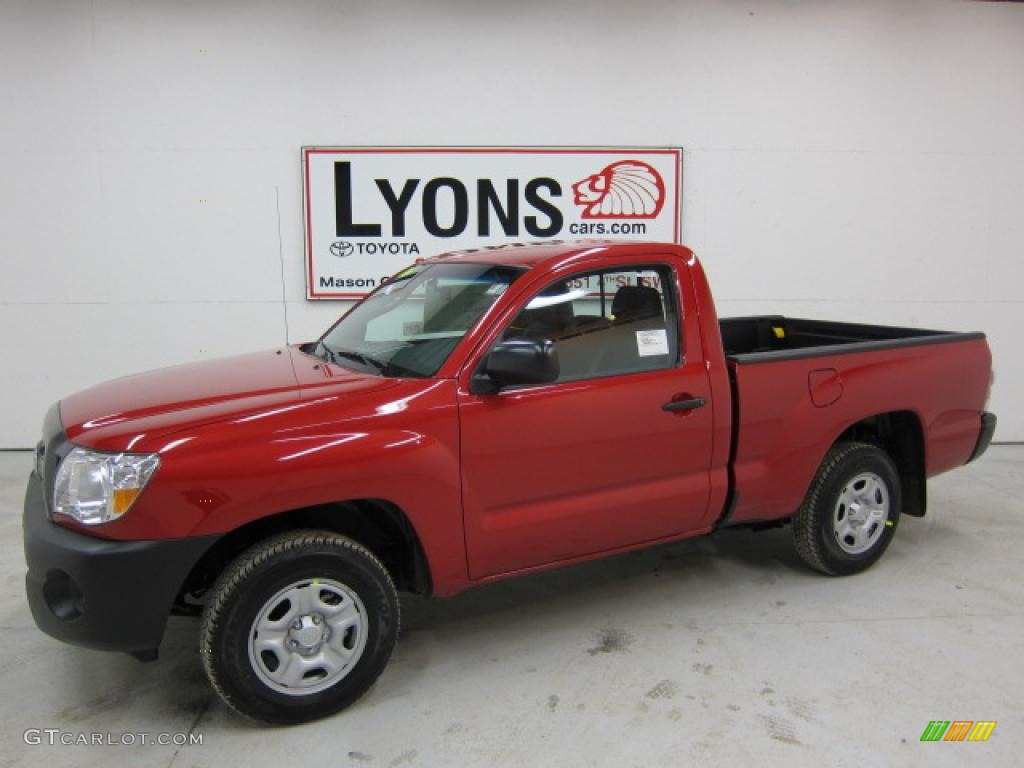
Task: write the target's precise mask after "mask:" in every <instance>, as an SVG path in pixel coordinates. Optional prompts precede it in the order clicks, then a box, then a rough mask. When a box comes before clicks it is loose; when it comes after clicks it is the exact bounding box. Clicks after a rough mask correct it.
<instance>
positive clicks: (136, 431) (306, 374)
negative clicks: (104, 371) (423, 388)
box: [60, 347, 397, 451]
mask: <svg viewBox="0 0 1024 768" xmlns="http://www.w3.org/2000/svg"><path fill="white" fill-rule="evenodd" d="M396 383H397V382H396V381H395V380H394V379H387V378H382V377H380V376H374V375H370V374H364V373H359V372H356V371H352V370H350V369H347V368H343V367H341V366H336V365H327V364H324V363H322V361H320V360H317V359H315V358H312V357H310V356H309V355H305V354H303V353H302V352H300V351H299V350H298V349H297V348H295V347H283V348H280V349H273V350H268V351H266V352H255V353H252V354H247V355H239V356H235V357H228V358H223V359H220V360H210V361H204V362H200V363H189V364H186V365H178V366H174V367H171V368H162V369H160V370H156V371H148V372H146V373H139V374H136V375H133V376H126V377H124V378H120V379H114V380H112V381H108V382H104V383H103V384H99V385H97V386H95V387H92V388H90V389H86V390H83V391H81V392H77V393H75V394H73V395H71V396H69V397H66V398H64V399H63V400H61V402H60V414H61V420H62V422H63V424H64V431H65V433H66V434H67V436H68V439H69V440H71V441H72V442H74V443H77V444H79V445H85V446H88V447H91V448H96V449H98V450H109V451H130V450H132V449H133V448H135V447H136V444H137V443H139V442H140V441H143V440H144V441H145V443H146V444H151V443H150V439H151V438H159V437H164V436H166V435H169V434H172V433H174V432H178V431H180V430H183V429H188V428H190V427H195V426H199V425H202V424H208V423H211V422H216V421H220V420H222V419H227V418H231V417H235V416H240V415H245V414H251V413H258V412H260V411H262V410H265V409H269V408H275V407H281V406H282V405H287V404H289V403H294V402H296V401H298V400H301V399H302V398H303V397H304V396H306V395H312V394H313V392H312V391H313V390H315V391H317V392H320V391H322V388H323V387H330V388H331V392H332V394H344V393H345V392H357V391H358V392H367V391H372V390H380V389H386V388H390V387H391V386H394V385H395V384H396Z"/></svg>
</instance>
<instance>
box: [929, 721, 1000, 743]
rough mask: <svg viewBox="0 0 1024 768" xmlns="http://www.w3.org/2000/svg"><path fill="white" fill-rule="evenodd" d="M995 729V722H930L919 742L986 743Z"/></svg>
mask: <svg viewBox="0 0 1024 768" xmlns="http://www.w3.org/2000/svg"><path fill="white" fill-rule="evenodd" d="M995 729H996V721H995V720H977V721H975V720H954V721H952V722H950V721H949V720H932V721H931V722H929V723H928V727H927V728H925V729H924V733H922V734H921V741H988V737H989V736H991V735H992V731H994V730H995Z"/></svg>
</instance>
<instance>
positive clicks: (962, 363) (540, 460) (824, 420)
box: [24, 243, 995, 722]
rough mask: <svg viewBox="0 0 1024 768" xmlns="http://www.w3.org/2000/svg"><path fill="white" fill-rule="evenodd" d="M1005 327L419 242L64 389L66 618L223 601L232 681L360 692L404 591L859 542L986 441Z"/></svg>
mask: <svg viewBox="0 0 1024 768" xmlns="http://www.w3.org/2000/svg"><path fill="white" fill-rule="evenodd" d="M991 379H992V376H991V358H990V354H989V349H988V345H987V343H986V341H985V337H984V335H983V334H980V333H945V332H941V331H926V330H912V329H907V328H891V327H881V326H873V325H854V324H849V323H838V322H822V321H814V320H800V319H794V318H787V317H781V316H765V317H745V318H735V319H724V320H721V321H719V319H718V318H717V316H716V313H715V305H714V302H713V300H712V297H711V293H710V291H709V289H708V285H707V282H706V281H705V277H704V272H703V270H702V269H701V266H700V264H699V263H698V261H697V259H696V258H695V257H694V255H693V253H692V252H691V251H689V250H688V249H686V248H685V247H682V246H678V245H666V244H659V243H628V244H625V243H619V244H610V243H555V244H545V245H533V246H506V247H501V248H496V249H485V250H477V251H467V252H461V253H452V254H446V255H442V256H438V257H436V258H431V259H427V260H424V261H422V262H418V263H417V264H415V265H414V266H412V267H410V268H408V269H407V270H405V271H403V272H401V273H399V274H397V275H395V276H394V277H393V278H392V279H391V280H390V281H388V282H387V283H385V284H384V285H382V286H381V287H380V288H378V289H377V290H376V291H374V292H373V293H372V294H371V295H370V296H369V297H367V298H366V299H365V300H364V301H362V302H361V303H359V304H358V305H356V306H355V307H354V308H353V309H351V310H350V311H349V312H348V313H347V314H346V315H344V317H342V318H341V320H339V321H338V322H337V323H336V324H335V325H334V326H333V327H331V328H330V330H328V331H327V332H326V333H325V334H324V335H323V337H322V338H321V339H319V340H318V341H316V342H311V343H308V344H298V345H293V346H287V347H283V348H280V349H271V350H269V351H267V352H260V353H256V354H249V355H243V356H240V357H233V358H228V359H223V360H214V361H208V362H202V363H195V364H190V365H184V366H179V367H175V368H169V369H164V370H160V371H155V372H151V373H143V374H139V375H136V376H129V377H127V378H122V379H118V380H115V381H112V382H108V383H105V384H101V385H99V386H97V387H95V388H93V389H89V390H86V391H84V392H79V393H77V394H74V395H71V396H70V397H67V398H65V399H63V400H62V401H60V402H59V403H58V404H56V405H54V406H53V408H52V409H51V410H50V411H49V413H48V414H47V416H46V419H45V422H44V426H43V440H42V441H41V442H40V443H39V445H38V447H37V450H36V464H35V468H34V471H33V472H32V474H31V477H30V480H29V484H28V491H27V496H26V500H25V513H24V531H25V553H26V559H27V562H28V575H27V577H26V585H27V592H28V599H29V604H30V606H31V609H32V614H33V616H34V618H35V621H36V623H37V624H38V625H39V627H40V628H41V629H42V630H43V631H45V632H47V633H49V634H51V635H53V636H54V637H57V638H59V639H61V640H65V641H67V642H70V643H76V644H79V645H83V646H87V647H91V648H100V649H109V650H123V651H127V652H129V653H131V654H133V655H135V656H136V657H138V658H141V659H152V658H155V657H156V653H157V648H158V646H159V644H160V641H161V638H162V636H163V633H164V628H165V624H166V622H167V617H168V615H169V614H172V613H173V614H191V615H197V616H201V628H200V643H199V646H200V647H199V650H200V652H201V658H202V663H203V664H204V666H205V668H206V671H207V673H208V675H209V678H210V681H211V683H212V684H213V686H214V687H215V688H216V689H217V691H218V692H219V693H220V695H221V696H222V697H223V699H224V700H225V701H226V702H227V703H228V704H229V705H230V706H231V707H233V708H234V709H236V710H237V711H239V712H241V713H243V714H245V715H248V716H250V717H253V718H256V719H261V720H265V721H270V722H300V721H305V720H309V719H312V718H316V717H321V716H323V715H326V714H329V713H331V712H334V711H337V710H339V709H341V708H343V707H345V706H347V705H348V704H350V703H351V702H352V701H354V700H355V699H356V698H357V697H359V696H360V695H361V694H362V693H363V692H365V691H366V690H367V688H369V686H370V685H371V684H372V683H373V681H374V680H375V679H376V678H377V676H378V675H379V674H380V673H381V671H382V670H383V668H384V666H385V664H386V663H387V661H388V658H389V656H390V655H391V651H392V649H393V647H394V644H395V640H396V637H397V635H398V626H399V603H398V600H397V597H396V589H397V590H405V591H409V592H414V593H421V594H433V595H439V596H443V595H452V594H454V593H456V592H458V591H460V590H462V589H465V588H467V587H469V586H472V585H475V584H480V583H482V582H486V581H490V580H493V579H499V578H504V577H506V576H511V575H515V574H521V573H528V572H530V571H535V570H538V569H543V568H550V567H553V566H559V565H565V564H569V563H574V562H579V561H581V560H585V559H588V558H594V557H599V556H603V555H608V554H613V553H616V552H623V551H625V550H628V549H632V548H636V547H643V546H648V545H651V544H655V543H660V542H666V541H671V540H674V539H682V538H686V537H690V536H700V535H703V534H707V533H711V532H713V531H715V530H716V529H719V528H722V527H725V526H753V527H762V526H772V525H780V524H783V523H789V524H790V525H791V528H792V531H793V536H794V541H795V546H796V549H797V551H798V552H799V553H800V555H801V556H802V558H803V559H804V560H805V561H806V562H807V563H808V565H810V566H811V567H812V568H815V569H817V570H819V571H821V572H823V573H826V574H834V575H846V574H853V573H856V572H858V571H861V570H863V569H865V568H867V567H868V566H870V565H871V564H872V563H873V562H874V561H875V560H877V559H878V558H879V557H880V556H881V554H882V553H883V552H884V551H885V548H886V547H887V546H889V543H890V541H891V540H892V537H893V535H894V534H895V532H896V526H897V524H898V522H899V516H900V514H901V513H902V514H906V515H914V516H920V515H923V514H924V513H925V505H926V499H925V479H926V478H927V477H929V476H931V475H935V474H937V473H939V472H943V471H945V470H948V469H952V468H953V467H956V466H958V465H961V464H964V463H966V462H968V461H971V460H973V459H975V458H977V457H978V456H980V455H981V454H982V453H983V452H984V451H985V449H986V448H987V447H988V445H989V442H990V441H991V438H992V433H993V431H994V429H995V417H994V416H993V415H991V414H989V413H986V412H985V411H984V407H985V404H986V401H987V398H988V392H989V388H990V385H991Z"/></svg>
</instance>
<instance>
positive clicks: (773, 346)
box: [719, 315, 985, 364]
mask: <svg viewBox="0 0 1024 768" xmlns="http://www.w3.org/2000/svg"><path fill="white" fill-rule="evenodd" d="M719 327H720V328H721V331H722V345H723V347H724V348H725V355H726V357H727V358H728V359H729V360H730V361H732V362H736V363H741V364H742V363H758V362H768V361H778V360H796V359H802V358H807V357H820V356H826V355H835V354H844V353H848V352H867V351H872V350H882V349H893V348H897V347H911V346H920V345H922V344H938V343H943V342H948V341H967V340H970V339H983V338H985V335H984V334H982V333H955V332H950V331H932V330H922V329H920V328H899V327H896V326H888V325H863V324H859V323H839V322H831V321H828V320H807V319H803V318H796V317H783V316H782V315H757V316H751V317H725V318H722V319H721V320H720V321H719Z"/></svg>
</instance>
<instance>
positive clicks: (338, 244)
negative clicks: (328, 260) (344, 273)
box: [331, 240, 355, 258]
mask: <svg viewBox="0 0 1024 768" xmlns="http://www.w3.org/2000/svg"><path fill="white" fill-rule="evenodd" d="M354 250H355V246H354V245H352V243H346V242H345V241H344V240H336V241H335V242H333V243H331V253H333V254H334V255H335V256H337V257H339V258H344V257H345V256H351V255H352V251H354Z"/></svg>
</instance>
